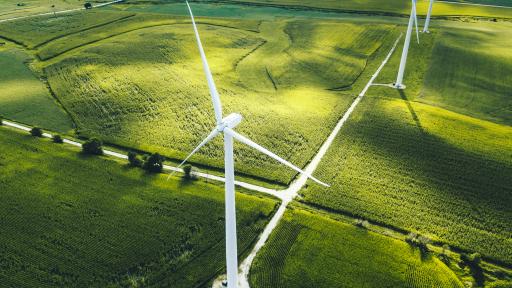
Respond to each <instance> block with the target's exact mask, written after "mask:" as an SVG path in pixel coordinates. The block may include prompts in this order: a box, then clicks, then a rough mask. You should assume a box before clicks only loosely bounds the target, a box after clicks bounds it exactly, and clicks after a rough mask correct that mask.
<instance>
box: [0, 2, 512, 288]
mask: <svg viewBox="0 0 512 288" xmlns="http://www.w3.org/2000/svg"><path fill="white" fill-rule="evenodd" d="M199 2H201V3H197V2H194V3H191V6H192V9H194V12H195V14H196V16H197V18H196V20H197V22H198V30H199V33H200V35H201V39H202V43H203V45H204V48H205V52H206V55H207V58H208V62H209V64H210V68H211V69H212V72H213V76H214V78H215V82H216V84H217V87H218V89H219V92H220V93H219V94H220V97H221V99H222V102H223V105H224V107H223V108H224V114H225V115H227V114H229V113H231V112H238V113H240V114H242V115H243V117H244V120H243V121H242V122H241V124H240V125H239V126H238V127H237V131H239V132H240V133H241V134H244V135H247V136H249V137H250V138H251V139H253V140H254V141H255V142H258V143H260V144H262V145H263V146H265V147H268V148H270V150H272V151H274V152H276V154H279V155H280V156H282V157H283V158H285V159H287V160H289V161H290V162H292V163H294V164H296V165H297V166H300V167H305V166H306V165H308V163H309V162H310V161H311V159H312V157H313V156H315V155H319V156H322V155H323V153H318V152H319V151H318V149H319V147H320V146H321V145H322V143H323V142H324V141H325V140H326V138H327V137H328V135H330V133H331V131H332V129H333V127H334V126H335V125H336V123H338V121H339V120H340V118H341V117H342V116H343V115H344V113H345V112H346V111H347V108H348V107H349V105H351V104H352V103H353V101H354V99H355V98H356V96H357V95H359V93H360V92H361V90H363V87H364V86H365V85H366V84H367V83H368V80H369V79H370V78H371V77H372V76H373V75H375V74H373V73H375V71H376V70H377V67H379V65H381V63H382V60H383V59H384V58H385V57H386V55H387V53H388V51H390V48H391V47H392V45H393V43H394V42H395V40H397V38H398V37H399V35H400V33H402V32H404V30H405V26H404V25H405V23H406V22H407V18H406V17H404V16H405V15H406V14H408V13H409V9H410V7H409V6H408V5H409V1H392V0H387V1H386V2H385V5H383V3H384V1H381V0H363V1H360V0H348V1H331V0H327V1H310V0H301V1H299V0H237V1H224V0H221V1H199ZM207 2H211V3H207ZM419 2H420V3H419V14H420V15H424V14H425V12H426V7H427V3H428V2H427V1H423V0H421V1H419ZM474 2H477V0H475V1H474ZM478 2H479V3H485V4H499V5H502V4H507V3H503V2H502V1H501V0H495V1H491V0H478ZM27 3H28V1H27ZM32 3H36V2H32ZM70 3H71V4H70ZM73 3H74V4H76V5H78V4H79V1H67V2H66V5H71V6H72V5H74V4H73ZM2 5H4V3H0V7H2ZM34 5H36V4H34ZM44 5H47V4H46V3H45V4H44ZM44 5H43V6H44ZM76 5H75V6H76ZM78 6H80V5H78ZM11 8H12V7H11ZM40 9H41V11H42V10H44V8H42V6H41V8H40ZM434 9H435V15H434V20H433V23H432V26H431V29H430V30H431V33H430V34H420V38H421V39H420V43H419V44H418V43H416V39H415V37H416V35H414V33H413V41H412V42H411V49H410V51H409V58H408V65H407V69H406V74H405V81H404V83H405V84H406V85H407V89H405V90H401V91H398V90H395V89H390V88H389V84H391V83H393V82H394V81H395V78H396V72H397V67H398V65H399V61H400V52H401V49H402V47H401V45H402V42H403V37H402V38H401V39H402V41H400V42H397V43H399V45H398V47H397V49H396V52H395V53H394V54H393V55H392V57H391V58H390V60H389V61H388V62H387V63H386V65H385V66H384V68H383V70H380V69H379V71H380V72H379V73H380V74H379V76H378V77H377V78H376V79H375V81H373V84H374V85H373V86H371V87H370V88H369V90H368V91H367V92H366V94H365V96H364V98H362V100H361V102H357V101H356V102H354V103H356V104H357V103H359V104H357V105H358V106H357V107H356V108H355V110H353V113H352V114H351V116H350V117H349V118H348V120H347V121H346V122H340V123H345V124H344V126H343V127H342V128H341V131H340V133H339V134H338V136H337V137H336V139H335V140H334V143H333V144H332V145H331V146H330V148H329V150H328V153H327V154H326V155H325V157H323V158H322V159H321V161H320V164H319V166H318V168H317V169H316V170H315V171H314V172H313V174H314V175H315V176H317V177H318V178H319V179H321V180H322V181H325V182H327V183H329V184H331V187H329V188H323V187H320V186H318V185H316V184H312V182H308V184H306V185H305V186H300V185H295V184H296V183H302V182H301V181H297V182H295V184H294V185H290V186H288V188H289V189H286V190H284V187H285V186H286V185H288V184H290V183H291V181H292V180H293V179H294V177H295V176H296V173H295V172H294V171H292V170H289V169H287V168H285V167H283V166H282V165H280V164H278V163H276V162H274V161H272V160H271V159H269V158H267V157H266V156H263V155H261V154H260V153H258V152H256V151H253V150H252V149H249V148H247V147H245V146H243V145H238V143H236V144H235V162H236V166H235V170H236V173H237V180H242V181H247V182H250V183H256V184H258V185H263V186H265V187H267V186H271V187H274V188H276V187H277V188H278V189H277V190H280V189H283V191H277V192H275V191H270V192H269V191H268V190H267V192H268V193H271V194H273V195H276V194H274V192H275V193H277V194H279V193H280V192H283V193H282V195H285V196H282V197H281V198H282V199H284V200H283V202H282V206H281V207H282V208H286V207H285V205H288V204H289V202H288V201H287V200H289V199H291V197H290V198H288V196H290V195H292V194H293V195H295V192H297V191H298V195H299V196H298V197H297V198H295V200H294V201H292V202H290V204H289V205H290V206H289V207H288V210H287V211H286V212H285V214H284V218H283V219H282V220H281V221H282V222H280V223H279V224H278V226H277V228H276V229H275V230H273V232H272V233H270V232H271V231H272V229H268V227H271V228H273V227H275V226H273V224H275V223H276V222H275V221H272V222H270V223H272V225H269V226H267V229H266V231H268V233H266V232H265V233H263V234H261V233H262V231H263V228H264V227H265V225H267V223H268V220H269V218H270V216H271V215H273V212H274V210H275V207H276V204H277V203H276V201H275V200H274V199H271V198H266V197H263V196H262V195H260V194H252V192H248V191H245V190H242V191H239V192H242V193H239V194H237V207H238V224H239V225H238V226H239V234H238V236H239V248H240V249H239V253H240V257H241V258H243V257H242V256H246V255H248V253H249V250H250V249H251V247H252V246H253V244H254V241H255V240H256V239H257V236H258V235H260V234H261V235H266V236H268V235H270V238H269V240H268V241H267V242H266V244H265V245H264V246H263V248H262V250H260V251H259V253H258V254H250V255H256V258H255V262H253V266H252V268H251V270H250V272H251V273H250V275H249V281H250V283H251V287H340V286H343V285H345V286H347V287H358V286H365V287H366V286H367V287H462V285H463V284H462V283H461V282H460V281H462V282H464V285H465V286H468V285H469V284H468V283H467V282H466V281H467V280H469V282H474V283H477V285H480V284H482V283H483V282H485V284H486V285H488V284H489V283H490V282H492V281H494V280H496V279H499V280H504V281H510V280H511V279H512V272H511V271H510V268H511V267H512V266H511V265H512V242H511V239H512V223H511V221H510V219H512V208H511V207H510V204H509V203H512V188H511V187H512V177H511V175H512V127H511V124H512V111H511V109H512V102H511V99H512V94H511V93H512V92H511V91H512V54H511V53H510V47H512V40H511V39H512V22H511V19H512V9H499V8H492V7H478V6H466V5H456V4H447V3H442V2H437V3H436V6H435V8H434ZM34 11H36V10H34ZM38 11H39V10H38ZM16 13H18V12H16ZM27 13H28V12H27ZM30 13H31V12H30ZM452 16H453V17H452ZM1 17H3V16H2V15H0V19H1ZM504 18H509V19H504ZM422 22H423V21H420V26H421V24H422ZM0 40H1V41H0V42H1V44H0V65H1V67H2V69H1V70H0V116H2V117H4V118H7V119H11V120H15V121H18V122H22V123H25V124H29V125H36V126H41V127H43V128H45V129H48V130H51V131H56V132H59V133H63V134H66V135H67V136H66V137H68V136H69V137H70V138H73V137H74V138H79V139H81V140H84V138H92V137H97V138H100V139H101V140H103V141H105V142H106V143H107V145H109V146H110V147H114V148H112V149H114V150H115V151H119V152H121V153H125V154H126V153H127V152H128V151H138V152H139V153H152V152H158V153H161V154H163V155H164V156H166V158H167V159H166V162H167V163H169V162H170V163H176V162H178V161H180V160H181V159H183V158H184V157H185V156H186V155H187V154H188V153H189V152H190V151H191V150H192V149H193V148H194V147H195V146H196V145H197V144H198V142H199V141H201V140H202V139H203V138H204V137H205V136H206V134H207V133H208V132H210V130H211V129H212V128H213V127H214V126H215V124H214V120H213V118H214V117H213V109H212V105H211V99H210V95H209V94H208V87H207V85H206V81H205V78H204V73H203V70H202V65H201V61H200V58H199V53H198V51H197V46H196V42H195V38H194V35H193V30H192V26H191V23H190V18H189V16H188V10H187V9H186V6H185V5H184V3H181V2H180V1H159V0H148V1H146V0H127V1H125V2H124V3H122V4H116V5H113V6H108V7H104V8H94V9H90V10H82V11H79V12H76V13H66V14H60V15H44V16H37V17H33V18H25V19H20V20H16V21H11V22H1V21H0ZM4 67H6V68H5V69H4ZM372 79H373V78H372ZM365 91H366V90H365ZM358 100H359V98H358ZM351 111H352V110H351ZM9 129H11V128H7V127H1V128H0V200H1V201H0V211H2V212H0V228H1V231H2V233H1V234H0V283H7V284H5V285H8V286H14V287H55V286H64V287H68V286H80V287H147V286H150V287H162V286H163V287H166V286H172V287H207V286H210V285H209V284H210V283H211V281H212V280H214V279H221V278H222V277H220V278H217V277H218V276H219V274H222V273H223V271H224V268H225V263H224V252H225V251H224V242H223V241H224V233H223V232H224V207H223V204H224V203H223V191H224V190H223V187H222V185H221V184H211V183H210V184H208V183H205V182H202V181H201V180H197V181H185V180H182V179H179V178H177V177H171V180H169V181H166V180H165V178H164V177H165V176H163V175H155V174H148V173H145V172H143V171H142V169H138V168H130V167H128V166H127V165H126V163H125V162H124V161H123V162H120V161H117V162H116V161H112V160H109V159H107V158H106V157H103V156H101V157H87V156H85V155H83V154H79V153H77V152H78V151H77V148H69V147H66V146H65V145H58V144H53V143H50V140H48V139H38V138H34V137H30V136H29V135H23V134H19V133H16V132H14V131H12V130H9ZM335 131H336V130H335ZM220 138H221V137H219V139H215V140H214V141H213V142H212V143H210V144H209V145H207V146H206V147H204V148H203V149H201V150H200V151H199V153H198V154H196V155H195V156H194V157H193V158H192V159H191V164H193V165H194V166H197V167H199V169H201V170H205V172H206V171H207V172H208V173H212V174H216V175H220V174H221V173H222V172H221V171H222V168H223V167H224V159H223V156H224V152H223V150H222V139H220ZM327 143H330V142H329V141H327ZM109 149H110V148H109ZM321 152H322V150H321ZM317 153H318V154H317ZM312 163H316V162H315V161H313V162H312ZM309 167H313V168H314V167H315V165H311V166H309ZM309 167H308V168H309ZM257 188H259V189H257ZM262 188H263V187H256V188H253V189H256V190H258V191H263V192H265V190H264V189H262ZM299 189H301V190H299ZM237 191H238V190H237ZM292 192H293V193H292ZM278 196H280V195H278ZM279 211H283V210H279ZM276 215H278V216H279V215H282V214H279V213H277V214H276ZM354 218H355V219H366V220H368V221H369V222H370V226H371V229H368V228H366V229H365V228H361V227H356V226H354V225H349V224H347V223H352V221H353V220H354ZM274 219H279V218H277V217H276V218H274ZM333 219H337V220H333ZM340 219H342V220H343V221H338V220H340ZM347 220H348V221H347ZM375 227H378V228H376V229H374V228H375ZM4 231H6V233H4ZM377 232H378V233H377ZM409 232H413V233H418V234H420V235H422V236H426V237H428V238H429V239H432V240H433V242H432V245H430V248H432V249H434V250H432V251H431V253H426V254H424V253H421V254H420V252H419V251H418V250H417V248H414V247H413V245H408V244H406V243H405V242H404V241H403V240H404V239H405V238H406V235H407V234H408V233H409ZM260 239H266V238H265V237H262V238H260ZM263 242H265V241H263ZM263 242H262V243H263ZM444 244H448V245H449V246H450V247H451V249H452V251H453V253H452V254H453V255H455V256H454V257H453V258H451V259H452V260H456V261H452V262H451V263H450V265H449V267H447V266H446V265H445V264H443V263H442V262H441V261H440V260H439V259H440V258H438V257H437V256H438V251H437V250H439V249H441V246H442V245H444ZM255 247H260V246H258V245H256V246H255ZM443 249H444V248H443ZM473 252H478V253H480V254H482V256H483V259H484V260H483V262H482V265H483V267H484V269H486V270H485V271H484V272H483V273H485V276H483V277H481V278H480V280H481V281H482V282H479V281H480V280H478V279H477V277H475V276H474V275H473V276H471V275H470V273H473V272H474V271H472V269H473V267H471V268H469V267H465V268H464V265H468V262H465V261H462V258H461V256H465V255H461V253H467V254H471V253H473ZM468 257H469V256H468ZM241 258H240V260H241ZM249 258H250V257H249ZM250 259H251V258H250ZM459 260H461V262H458V261H459ZM491 266H492V267H494V268H489V267H491ZM242 267H250V266H243V264H242ZM451 269H453V271H452V270H451ZM493 269H494V270H493ZM470 270H471V271H470ZM240 271H244V273H245V272H246V271H249V269H247V270H243V269H242V268H241V269H240ZM461 271H462V272H461ZM504 271H505V272H504ZM454 272H455V273H454ZM244 275H245V274H244ZM340 283H343V285H342V284H340ZM496 283H499V282H496ZM0 286H1V284H0Z"/></svg>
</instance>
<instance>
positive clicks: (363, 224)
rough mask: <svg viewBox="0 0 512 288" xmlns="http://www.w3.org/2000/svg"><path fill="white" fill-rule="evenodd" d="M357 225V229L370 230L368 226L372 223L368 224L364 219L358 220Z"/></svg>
mask: <svg viewBox="0 0 512 288" xmlns="http://www.w3.org/2000/svg"><path fill="white" fill-rule="evenodd" d="M355 225H356V226H357V227H361V228H365V229H366V228H368V226H369V225H370V223H368V221H366V220H363V219H357V220H356V221H355Z"/></svg>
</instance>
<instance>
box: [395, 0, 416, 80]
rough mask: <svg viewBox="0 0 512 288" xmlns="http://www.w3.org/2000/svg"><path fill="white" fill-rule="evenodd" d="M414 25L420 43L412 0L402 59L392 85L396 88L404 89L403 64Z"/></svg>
mask: <svg viewBox="0 0 512 288" xmlns="http://www.w3.org/2000/svg"><path fill="white" fill-rule="evenodd" d="M413 25H415V26H416V39H417V40H418V44H419V43H420V36H419V32H418V17H417V15H416V0H412V7H411V17H409V25H408V26H407V33H406V35H405V43H404V50H403V51H402V59H401V60H400V68H398V75H397V77H396V82H395V84H394V87H395V88H397V89H405V85H403V80H404V72H405V65H406V64H407V55H408V54H409V46H410V44H411V34H412V26H413Z"/></svg>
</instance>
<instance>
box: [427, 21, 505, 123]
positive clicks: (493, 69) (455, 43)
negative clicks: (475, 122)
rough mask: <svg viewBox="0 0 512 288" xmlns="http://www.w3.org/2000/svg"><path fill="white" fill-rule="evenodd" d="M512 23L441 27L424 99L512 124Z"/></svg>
mask: <svg viewBox="0 0 512 288" xmlns="http://www.w3.org/2000/svg"><path fill="white" fill-rule="evenodd" d="M511 31H512V25H508V24H499V25H498V24H494V25H492V24H487V25H485V24H480V25H478V26H469V27H467V28H466V29H446V30H441V31H439V32H438V33H439V35H438V36H437V37H436V42H435V45H434V47H433V50H432V62H431V63H430V68H429V70H428V72H427V73H426V75H425V82H424V83H425V85H424V88H423V89H422V91H421V94H420V97H419V98H418V100H419V101H422V102H426V103H429V104H430V103H433V104H435V105H440V106H443V107H446V108H448V109H450V110H454V111H457V112H461V113H465V114H468V115H471V116H475V117H478V118H483V119H488V120H491V121H495V122H498V123H505V124H509V125H510V124H512V55H511V54H510V47H511V46H512V32H511Z"/></svg>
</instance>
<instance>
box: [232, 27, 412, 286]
mask: <svg viewBox="0 0 512 288" xmlns="http://www.w3.org/2000/svg"><path fill="white" fill-rule="evenodd" d="M401 38H402V34H400V36H399V37H398V38H397V39H396V41H395V43H394V44H393V47H391V50H390V51H389V53H388V55H387V56H386V58H385V59H384V61H382V64H381V65H380V66H379V68H378V69H377V71H376V72H375V73H374V74H373V75H372V77H371V78H370V81H368V83H367V84H366V86H365V87H364V89H363V90H362V91H361V93H360V94H359V95H358V96H357V97H356V99H355V100H354V102H352V105H350V107H349V108H348V110H347V111H346V112H345V114H343V117H341V119H340V120H339V121H338V123H337V124H336V126H335V127H334V129H333V130H332V132H331V134H330V135H329V137H327V140H325V142H324V143H323V144H322V146H321V147H320V150H318V152H317V154H316V155H315V157H314V158H313V160H311V162H310V163H309V164H308V165H307V166H306V169H304V171H305V172H306V173H307V174H310V175H313V172H314V171H315V170H316V168H317V167H318V164H319V163H320V161H321V160H322V158H323V157H324V156H325V154H326V153H327V150H329V147H330V146H331V144H332V142H333V141H334V139H335V138H336V136H337V135H338V133H339V132H340V130H341V127H343V125H344V124H345V122H346V121H347V120H348V118H349V117H350V115H351V114H352V112H354V110H355V108H356V107H357V105H358V104H359V102H361V99H363V97H364V95H365V94H366V91H368V89H369V88H370V86H371V85H372V84H373V81H374V80H375V79H376V78H377V76H378V75H379V73H380V71H381V70H382V68H384V66H385V65H386V64H387V63H388V61H389V59H390V58H391V55H393V52H394V51H395V50H396V47H397V45H398V43H399V41H400V39H401ZM307 180H308V177H307V176H306V175H304V174H301V175H300V176H299V178H297V179H296V180H295V181H293V182H292V183H291V184H290V186H289V187H288V188H287V189H286V190H284V191H280V192H279V193H280V194H281V193H282V197H281V200H282V202H281V206H280V207H279V209H278V210H277V212H276V213H275V214H274V217H272V219H271V220H270V222H269V223H268V225H267V226H266V227H265V229H264V230H263V233H262V234H261V235H260V238H259V239H258V242H256V245H254V248H253V250H252V251H251V253H250V254H249V256H247V258H246V259H245V260H244V261H243V262H242V264H241V265H240V268H239V269H240V270H241V271H240V272H241V273H240V274H241V275H240V277H238V281H239V287H241V288H249V287H250V285H249V271H250V269H251V265H252V262H253V261H254V258H255V257H256V254H257V253H258V252H259V251H260V249H261V248H262V247H263V245H265V242H266V241H267V240H268V238H269V236H270V234H271V233H272V231H273V230H274V229H275V228H276V227H277V224H278V223H279V220H281V218H282V217H283V214H284V212H285V211H286V207H287V206H288V204H289V203H290V202H291V201H292V200H293V199H294V198H295V197H297V195H298V193H299V191H300V190H301V189H302V187H304V185H305V184H306V182H307Z"/></svg>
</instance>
